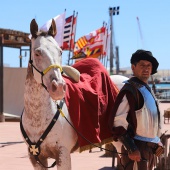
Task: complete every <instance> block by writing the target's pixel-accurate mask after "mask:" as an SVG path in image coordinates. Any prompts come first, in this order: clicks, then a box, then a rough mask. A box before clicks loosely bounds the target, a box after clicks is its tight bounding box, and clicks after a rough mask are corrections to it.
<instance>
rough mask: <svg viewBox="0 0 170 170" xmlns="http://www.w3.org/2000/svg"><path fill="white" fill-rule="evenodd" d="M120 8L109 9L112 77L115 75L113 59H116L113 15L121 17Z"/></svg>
mask: <svg viewBox="0 0 170 170" xmlns="http://www.w3.org/2000/svg"><path fill="white" fill-rule="evenodd" d="M119 9H120V8H119V6H118V7H113V8H112V7H109V16H110V31H111V34H110V75H112V74H113V58H114V52H113V49H114V46H113V35H114V32H113V17H112V16H113V15H119Z"/></svg>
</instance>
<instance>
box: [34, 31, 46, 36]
mask: <svg viewBox="0 0 170 170" xmlns="http://www.w3.org/2000/svg"><path fill="white" fill-rule="evenodd" d="M36 35H37V36H47V35H48V32H47V31H43V30H40V31H38V32H37V33H36Z"/></svg>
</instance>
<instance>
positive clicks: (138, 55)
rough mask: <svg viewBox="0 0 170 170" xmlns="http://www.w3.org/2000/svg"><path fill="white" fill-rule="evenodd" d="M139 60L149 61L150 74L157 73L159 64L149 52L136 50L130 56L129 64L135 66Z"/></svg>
mask: <svg viewBox="0 0 170 170" xmlns="http://www.w3.org/2000/svg"><path fill="white" fill-rule="evenodd" d="M140 60H147V61H150V62H151V63H152V73H151V74H155V73H157V68H158V65H159V63H158V61H157V60H156V58H155V57H154V56H153V55H152V53H151V52H150V51H145V50H137V51H136V52H135V53H133V54H132V57H131V60H130V62H131V64H136V63H137V62H139V61H140Z"/></svg>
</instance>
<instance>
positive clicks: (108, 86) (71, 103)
mask: <svg viewBox="0 0 170 170" xmlns="http://www.w3.org/2000/svg"><path fill="white" fill-rule="evenodd" d="M72 66H73V67H74V68H76V69H77V70H79V72H80V74H81V75H80V81H79V82H78V83H77V82H75V81H74V80H73V79H71V78H68V77H66V76H63V77H64V79H65V81H66V84H67V90H66V96H65V102H66V105H67V107H68V111H69V113H70V117H71V120H72V122H73V125H74V127H75V128H76V129H77V130H78V131H79V132H80V133H81V134H82V135H83V136H84V137H85V138H86V139H87V140H89V141H90V142H92V143H94V144H100V145H101V144H105V143H108V142H111V141H112V134H111V130H110V129H109V127H108V120H109V117H110V115H111V114H112V107H113V105H114V102H115V98H116V96H117V94H118V89H117V87H116V85H115V84H114V83H113V82H112V81H111V79H110V76H109V74H108V72H107V70H106V69H105V67H104V66H103V65H102V64H101V63H100V61H99V60H98V59H95V58H87V59H84V60H81V61H79V62H77V63H75V64H74V65H72ZM87 140H85V139H84V138H82V137H81V136H80V135H78V143H79V146H80V152H81V151H84V150H87V149H89V148H90V147H91V146H90V143H89V142H88V141H87ZM92 147H93V146H92Z"/></svg>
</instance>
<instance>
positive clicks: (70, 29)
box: [62, 15, 77, 51]
mask: <svg viewBox="0 0 170 170" xmlns="http://www.w3.org/2000/svg"><path fill="white" fill-rule="evenodd" d="M76 23H77V17H74V15H72V16H70V17H68V18H66V20H65V25H64V35H63V46H62V49H63V50H70V51H73V50H74V39H75V33H76Z"/></svg>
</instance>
